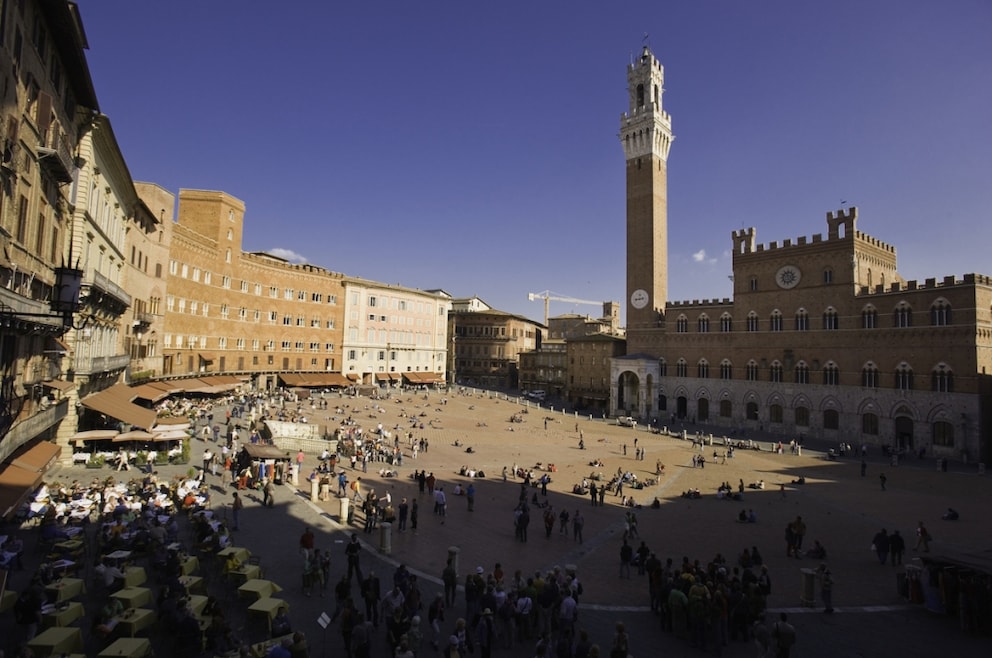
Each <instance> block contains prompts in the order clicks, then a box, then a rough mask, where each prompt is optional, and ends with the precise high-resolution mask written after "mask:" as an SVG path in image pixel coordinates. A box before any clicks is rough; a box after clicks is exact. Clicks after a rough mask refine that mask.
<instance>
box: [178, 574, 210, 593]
mask: <svg viewBox="0 0 992 658" xmlns="http://www.w3.org/2000/svg"><path fill="white" fill-rule="evenodd" d="M179 584H180V585H182V586H183V587H185V588H186V591H187V592H202V591H203V590H204V585H203V578H202V577H201V576H180V577H179Z"/></svg>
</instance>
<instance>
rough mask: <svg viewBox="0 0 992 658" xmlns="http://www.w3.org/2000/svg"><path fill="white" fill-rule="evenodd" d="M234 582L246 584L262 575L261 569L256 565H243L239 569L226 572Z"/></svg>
mask: <svg viewBox="0 0 992 658" xmlns="http://www.w3.org/2000/svg"><path fill="white" fill-rule="evenodd" d="M227 575H228V576H230V577H231V578H232V579H233V580H234V581H235V582H241V583H244V582H247V581H249V580H251V579H253V578H258V577H260V576H261V575H262V568H261V567H260V566H258V565H257V564H243V565H241V568H240V569H232V570H230V571H228V572H227Z"/></svg>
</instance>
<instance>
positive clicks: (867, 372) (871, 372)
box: [861, 362, 878, 388]
mask: <svg viewBox="0 0 992 658" xmlns="http://www.w3.org/2000/svg"><path fill="white" fill-rule="evenodd" d="M861 385H862V386H863V387H865V388H878V368H877V367H875V364H874V363H871V362H869V363H866V364H865V367H864V368H862V369H861Z"/></svg>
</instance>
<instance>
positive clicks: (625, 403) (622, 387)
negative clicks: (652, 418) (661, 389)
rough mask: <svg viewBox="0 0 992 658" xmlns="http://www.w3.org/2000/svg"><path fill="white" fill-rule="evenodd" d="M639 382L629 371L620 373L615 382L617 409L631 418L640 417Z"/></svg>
mask: <svg viewBox="0 0 992 658" xmlns="http://www.w3.org/2000/svg"><path fill="white" fill-rule="evenodd" d="M640 386H641V380H640V379H638V377H637V375H636V374H634V373H633V372H630V371H629V370H628V371H626V372H622V373H620V380H619V381H618V382H617V409H618V410H621V411H626V412H627V413H628V414H630V415H632V416H638V417H639V416H640V409H639V408H638V400H640Z"/></svg>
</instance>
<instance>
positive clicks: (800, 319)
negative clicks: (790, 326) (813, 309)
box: [796, 308, 809, 331]
mask: <svg viewBox="0 0 992 658" xmlns="http://www.w3.org/2000/svg"><path fill="white" fill-rule="evenodd" d="M796 331H809V313H807V312H806V309H804V308H801V309H799V310H798V311H796Z"/></svg>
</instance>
